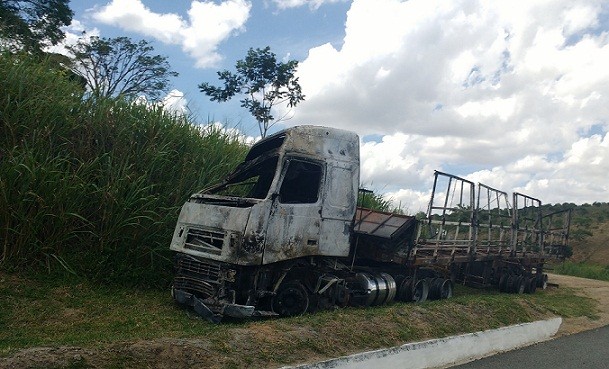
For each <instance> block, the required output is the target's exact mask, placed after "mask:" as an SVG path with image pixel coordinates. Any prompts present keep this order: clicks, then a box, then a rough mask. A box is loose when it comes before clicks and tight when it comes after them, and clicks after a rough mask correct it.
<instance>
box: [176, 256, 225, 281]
mask: <svg viewBox="0 0 609 369" xmlns="http://www.w3.org/2000/svg"><path fill="white" fill-rule="evenodd" d="M175 268H176V275H185V274H188V275H192V276H197V277H202V278H205V279H209V280H210V281H213V282H216V283H217V282H218V279H219V277H220V265H218V264H212V263H208V262H203V261H199V260H197V259H195V258H191V257H187V256H186V257H180V258H178V259H177V260H176V265H175Z"/></svg>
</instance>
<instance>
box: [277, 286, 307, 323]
mask: <svg viewBox="0 0 609 369" xmlns="http://www.w3.org/2000/svg"><path fill="white" fill-rule="evenodd" d="M309 303H310V299H309V293H308V292H307V289H306V288H305V287H304V286H303V285H302V283H300V282H298V281H290V282H287V283H284V284H282V285H281V286H280V287H279V290H278V291H277V294H276V295H275V296H273V301H272V306H273V312H275V313H277V314H279V315H281V316H297V315H302V314H304V313H305V312H306V311H307V310H308V309H309Z"/></svg>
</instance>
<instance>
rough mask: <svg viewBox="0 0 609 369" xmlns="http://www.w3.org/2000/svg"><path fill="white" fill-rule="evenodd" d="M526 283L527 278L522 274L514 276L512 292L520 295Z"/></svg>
mask: <svg viewBox="0 0 609 369" xmlns="http://www.w3.org/2000/svg"><path fill="white" fill-rule="evenodd" d="M526 283H527V279H526V278H525V277H523V276H519V277H518V278H516V282H515V284H514V287H515V289H514V292H515V293H517V294H519V295H522V294H523V293H524V291H525V289H526Z"/></svg>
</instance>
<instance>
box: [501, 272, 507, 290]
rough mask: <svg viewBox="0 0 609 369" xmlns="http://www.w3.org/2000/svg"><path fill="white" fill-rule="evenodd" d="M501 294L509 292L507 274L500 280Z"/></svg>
mask: <svg viewBox="0 0 609 369" xmlns="http://www.w3.org/2000/svg"><path fill="white" fill-rule="evenodd" d="M499 292H508V275H507V274H505V273H503V274H502V275H501V278H499Z"/></svg>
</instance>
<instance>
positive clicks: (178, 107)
mask: <svg viewBox="0 0 609 369" xmlns="http://www.w3.org/2000/svg"><path fill="white" fill-rule="evenodd" d="M161 104H162V105H163V107H164V108H165V110H167V111H169V112H172V113H175V114H180V115H187V114H188V112H189V109H188V100H187V99H186V97H184V93H183V92H182V91H180V90H176V89H173V90H171V91H169V93H168V94H167V95H165V97H164V98H163V99H162V100H161Z"/></svg>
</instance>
